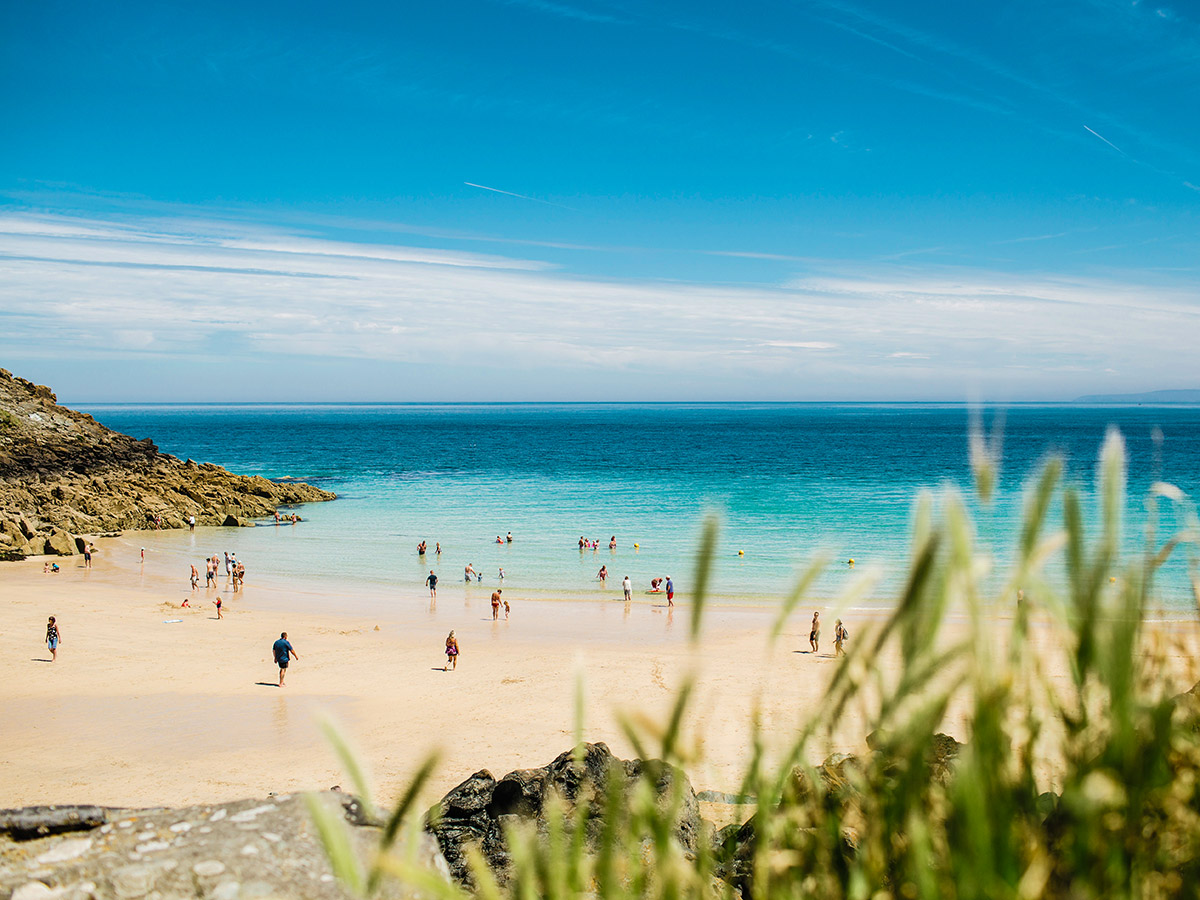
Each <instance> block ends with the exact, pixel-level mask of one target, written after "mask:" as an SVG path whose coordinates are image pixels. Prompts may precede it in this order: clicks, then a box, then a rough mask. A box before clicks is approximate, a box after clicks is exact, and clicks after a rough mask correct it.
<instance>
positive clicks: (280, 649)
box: [271, 631, 300, 687]
mask: <svg viewBox="0 0 1200 900" xmlns="http://www.w3.org/2000/svg"><path fill="white" fill-rule="evenodd" d="M271 652H272V653H274V654H275V665H277V666H279V686H280V687H283V676H284V675H286V674H287V667H288V660H289V658H290V657H295V658H296V659H299V658H300V654H298V653H297V652H296V651H295V650H293V649H292V645H291V642H290V641H288V639H287V632H286V631H283V632H280V634H279V640H277V641H276V642H275V643H274V644H272V645H271Z"/></svg>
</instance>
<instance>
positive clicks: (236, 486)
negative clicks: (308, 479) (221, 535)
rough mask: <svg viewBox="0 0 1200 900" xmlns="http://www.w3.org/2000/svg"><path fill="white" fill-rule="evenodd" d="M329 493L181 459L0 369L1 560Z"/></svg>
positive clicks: (255, 512)
mask: <svg viewBox="0 0 1200 900" xmlns="http://www.w3.org/2000/svg"><path fill="white" fill-rule="evenodd" d="M332 499H334V495H333V494H332V493H330V492H329V491H323V490H321V489H320V488H316V487H312V486H311V485H307V484H302V483H299V482H295V481H291V480H286V481H280V482H273V481H269V480H267V479H265V478H262V477H260V476H254V477H247V476H243V475H234V474H233V473H232V472H227V471H226V470H225V469H222V468H221V467H220V466H216V465H213V464H211V463H201V464H197V463H195V462H192V461H190V460H189V461H187V462H183V461H180V460H178V459H176V458H175V457H174V456H169V455H167V454H165V453H160V452H159V451H158V448H157V447H156V446H155V445H154V442H153V441H151V440H149V439H148V438H143V439H142V440H135V439H134V438H132V437H130V436H128V435H124V434H119V433H118V432H115V431H112V430H110V429H108V428H105V427H104V426H103V425H101V424H100V423H99V422H97V421H96V420H95V419H93V418H92V417H91V416H89V415H86V414H84V413H79V412H75V411H74V410H70V409H67V408H66V407H63V406H59V405H58V404H57V402H56V399H55V396H54V393H53V392H52V391H51V390H50V389H49V388H46V387H43V386H41V385H35V384H32V383H31V382H29V381H26V380H25V379H23V378H17V377H14V376H13V375H12V374H11V373H9V372H7V371H5V370H4V369H0V534H3V535H7V536H8V538H9V540H8V541H7V542H0V558H5V557H7V558H22V557H24V556H38V555H42V554H45V553H57V554H60V555H70V554H72V553H74V552H75V551H76V549H77V544H76V542H75V539H74V538H73V535H95V534H98V533H101V532H111V531H115V530H136V529H146V528H153V527H156V521H155V520H156V518H157V519H158V520H159V522H158V523H157V524H159V525H161V526H162V527H166V528H181V527H184V526H185V525H186V524H187V521H188V517H189V516H195V518H196V522H197V524H200V525H222V524H226V523H227V521H228V520H229V519H230V518H231V517H232V518H233V519H234V520H235V522H234V523H233V524H238V525H250V524H253V522H252V521H251V520H252V519H254V518H256V517H266V516H270V515H272V514H273V513H275V512H276V511H277V510H278V509H279V508H280V506H285V505H292V504H297V503H308V502H312V501H317V500H332ZM59 531H61V532H63V533H64V534H65V535H66V539H63V538H61V537H57V536H56V535H57V532H59ZM47 539H49V545H47Z"/></svg>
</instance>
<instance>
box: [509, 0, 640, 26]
mask: <svg viewBox="0 0 1200 900" xmlns="http://www.w3.org/2000/svg"><path fill="white" fill-rule="evenodd" d="M501 2H502V3H504V5H505V6H521V7H524V8H526V9H531V10H534V11H536V12H541V13H546V14H547V15H551V16H558V17H559V18H563V19H577V20H578V21H580V22H594V23H600V24H623V23H624V22H625V21H626V20H625V19H621V18H618V17H617V16H614V15H611V14H610V13H606V12H605V13H600V12H594V11H592V10H590V9H583V8H581V7H578V6H570V5H568V4H566V3H550V2H548V0H501Z"/></svg>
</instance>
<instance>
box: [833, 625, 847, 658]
mask: <svg viewBox="0 0 1200 900" xmlns="http://www.w3.org/2000/svg"><path fill="white" fill-rule="evenodd" d="M848 637H850V634H849V632H847V631H846V626H844V625H843V624H842V620H841V619H838V620H837V625H836V626H835V627H834V629H833V651H834V653H833V655H834V656H845V655H846V651H845V650H843V649H842V645H843V644H844V643H846V638H848Z"/></svg>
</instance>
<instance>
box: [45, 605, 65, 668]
mask: <svg viewBox="0 0 1200 900" xmlns="http://www.w3.org/2000/svg"><path fill="white" fill-rule="evenodd" d="M61 641H62V633H61V632H60V631H59V630H58V623H57V622H55V621H54V616H51V617H50V621H49V622H47V623H46V649H47V650H49V651H50V662H57V661H58V645H59V642H61Z"/></svg>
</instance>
